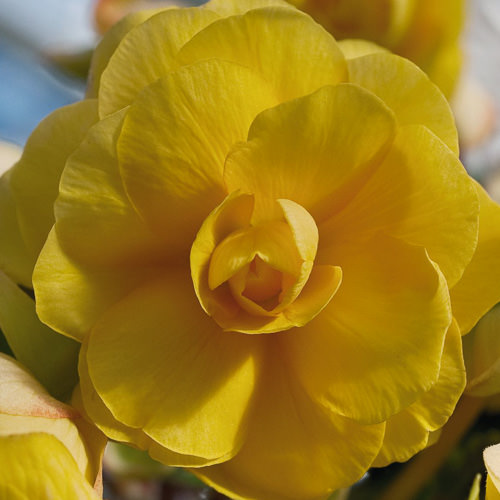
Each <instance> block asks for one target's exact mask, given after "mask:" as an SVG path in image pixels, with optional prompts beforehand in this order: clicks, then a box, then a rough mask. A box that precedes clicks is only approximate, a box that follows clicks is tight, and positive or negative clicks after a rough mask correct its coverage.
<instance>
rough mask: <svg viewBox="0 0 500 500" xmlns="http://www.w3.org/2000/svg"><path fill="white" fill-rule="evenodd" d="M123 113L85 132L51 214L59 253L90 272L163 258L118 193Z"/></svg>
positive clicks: (120, 187) (163, 249) (121, 192)
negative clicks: (119, 141)
mask: <svg viewBox="0 0 500 500" xmlns="http://www.w3.org/2000/svg"><path fill="white" fill-rule="evenodd" d="M124 114H125V111H124V110H122V111H119V112H117V113H115V114H114V115H111V116H109V117H107V118H105V119H103V120H101V121H99V122H98V123H96V124H95V125H94V126H93V127H92V128H91V129H90V130H89V133H88V134H87V136H86V137H85V139H84V140H83V142H82V143H81V144H80V146H79V147H78V149H77V150H76V151H75V152H74V153H73V154H72V155H71V156H70V157H69V159H68V161H67V162H66V167H65V169H64V172H63V174H62V176H61V183H60V188H59V190H60V193H59V197H58V198H57V200H56V203H55V206H54V211H55V215H56V220H57V223H56V232H57V236H58V240H59V242H60V244H61V246H62V247H63V248H64V251H65V252H67V254H68V255H70V256H71V257H72V258H74V259H75V260H77V261H78V262H80V263H83V264H87V265H90V266H94V267H98V266H109V267H112V268H116V267H118V266H129V267H130V266H134V267H141V266H146V265H147V264H148V263H152V262H155V261H159V260H161V259H162V258H163V257H164V253H166V252H167V248H166V245H163V246H161V245H160V243H159V241H158V239H157V238H155V237H154V235H153V234H151V233H150V232H149V230H148V228H147V227H146V226H145V224H144V222H143V221H142V219H141V218H140V217H139V215H138V214H137V213H136V211H135V210H134V208H133V207H132V205H131V203H130V201H129V199H128V197H127V195H126V194H125V191H124V188H123V182H122V179H121V177H120V171H119V168H118V160H117V157H116V139H117V136H118V134H119V133H120V129H121V125H122V121H123V116H124Z"/></svg>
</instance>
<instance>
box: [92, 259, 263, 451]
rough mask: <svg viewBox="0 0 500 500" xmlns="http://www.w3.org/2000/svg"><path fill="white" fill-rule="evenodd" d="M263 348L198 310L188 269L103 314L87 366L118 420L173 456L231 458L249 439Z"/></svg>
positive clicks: (172, 272)
mask: <svg viewBox="0 0 500 500" xmlns="http://www.w3.org/2000/svg"><path fill="white" fill-rule="evenodd" d="M138 331H140V332H141V338H140V341H138V338H137V332H138ZM260 346H261V344H260V343H259V342H256V341H255V340H254V339H253V338H252V337H250V336H247V335H241V334H237V333H224V332H222V331H221V329H220V328H219V327H218V326H217V324H216V323H215V322H214V321H213V320H212V319H210V318H209V317H208V316H206V315H205V313H204V312H203V310H202V309H201V307H200V305H199V303H198V301H197V299H196V297H195V294H194V291H193V289H192V284H191V280H190V276H189V271H188V270H187V269H182V268H181V269H179V270H174V269H170V270H169V271H168V272H167V273H165V274H164V275H162V276H160V277H159V278H158V279H157V280H156V281H154V282H151V283H149V284H148V285H146V286H144V287H142V288H141V289H138V290H136V291H135V292H134V293H132V294H130V295H129V296H128V297H127V298H126V299H124V300H122V301H121V302H119V303H118V304H117V305H116V306H115V307H113V308H112V309H111V310H110V311H109V312H108V313H107V314H106V315H105V316H103V318H102V319H101V320H100V321H99V322H98V323H97V325H96V326H95V327H94V329H93V330H92V333H91V337H90V341H89V347H88V353H87V362H88V366H89V374H90V378H91V379H92V382H93V384H94V386H95V388H96V390H97V392H98V394H99V395H100V397H101V398H102V399H103V401H104V403H105V404H106V406H107V407H108V408H109V409H110V410H111V412H112V414H113V415H114V416H115V418H117V419H118V420H120V421H121V422H123V423H125V424H127V425H130V426H132V427H141V428H143V430H144V432H145V433H146V434H148V435H149V436H151V437H152V438H153V439H155V440H156V441H158V442H159V443H161V444H162V445H163V446H164V447H166V448H168V449H170V450H172V451H174V452H177V453H182V454H187V455H194V456H199V457H201V458H209V459H214V458H217V459H227V458H229V457H230V456H231V455H233V454H234V453H235V452H236V451H237V450H238V449H239V447H240V446H241V442H242V439H243V437H244V435H245V428H246V421H247V410H248V408H249V405H250V401H251V397H252V394H253V390H254V384H255V379H256V377H257V373H258V368H259V358H260V356H259V348H260ZM116 352H120V356H118V357H116V356H115V353H116Z"/></svg>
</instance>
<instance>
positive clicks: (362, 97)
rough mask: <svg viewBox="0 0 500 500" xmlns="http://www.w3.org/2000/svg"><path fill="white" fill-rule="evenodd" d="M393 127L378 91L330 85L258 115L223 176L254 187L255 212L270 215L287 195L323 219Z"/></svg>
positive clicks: (352, 187) (231, 183)
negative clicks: (371, 92)
mask: <svg viewBox="0 0 500 500" xmlns="http://www.w3.org/2000/svg"><path fill="white" fill-rule="evenodd" d="M360 117H362V119H360ZM393 134H394V118H393V115H392V113H391V111H390V110H389V109H388V108H387V107H386V106H385V105H384V104H383V103H382V102H381V101H380V100H379V99H377V98H376V97H375V96H373V95H372V94H369V93H368V92H366V91H364V90H363V89H361V88H359V87H357V86H355V85H350V84H340V85H337V86H327V87H324V88H322V89H320V90H318V91H317V92H315V93H314V94H311V95H309V96H306V97H303V98H301V99H296V100H294V101H292V102H289V103H284V104H281V105H279V106H277V107H275V108H273V109H271V110H268V111H265V112H263V113H262V114H261V115H259V116H258V117H257V119H256V120H255V121H254V123H253V124H252V127H251V129H250V132H249V140H248V142H247V143H244V144H241V145H237V146H236V147H235V148H234V150H233V151H232V153H230V155H229V157H228V159H227V161H226V166H225V170H224V180H225V181H226V184H227V187H228V189H229V190H230V191H232V190H236V189H244V190H247V191H249V192H251V193H255V204H256V206H255V212H254V218H261V219H266V218H268V217H273V215H274V214H276V210H277V205H276V203H275V200H276V199H279V198H286V199H289V200H292V201H295V202H297V203H298V204H299V205H301V206H302V207H304V208H305V209H306V210H307V211H308V212H309V213H310V214H311V215H312V216H313V218H314V219H315V220H316V223H318V222H319V221H320V220H321V219H324V218H325V217H326V216H328V215H330V214H331V213H332V212H334V210H335V209H336V208H337V209H338V207H339V205H340V206H342V204H344V203H345V202H346V200H348V199H349V198H350V197H352V196H354V193H355V192H356V189H358V188H359V185H360V184H362V183H363V182H364V181H366V178H367V177H368V175H369V173H371V171H372V170H373V169H374V167H375V166H376V165H377V163H378V162H379V161H380V159H381V157H382V155H383V154H384V153H385V152H386V151H387V147H388V145H389V144H390V142H391V140H392V138H393ZM279 215H281V214H279Z"/></svg>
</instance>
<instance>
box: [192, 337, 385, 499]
mask: <svg viewBox="0 0 500 500" xmlns="http://www.w3.org/2000/svg"><path fill="white" fill-rule="evenodd" d="M285 337H288V335H286V336H285ZM266 339H267V340H268V348H269V352H268V355H269V357H268V358H267V361H268V364H267V365H266V371H265V373H264V375H263V378H262V382H261V386H260V391H259V398H258V400H257V403H256V406H255V410H254V412H253V414H252V418H251V426H250V428H249V431H248V436H247V439H246V441H245V444H244V446H243V448H242V449H241V451H240V452H239V453H238V454H237V455H236V456H235V457H234V458H232V459H231V460H229V461H228V462H225V463H223V464H220V465H215V466H211V467H206V468H202V469H196V470H195V471H194V472H195V473H196V474H197V475H199V476H200V477H201V478H202V479H203V480H204V481H205V482H207V483H208V484H210V485H212V486H214V487H215V488H216V489H217V490H219V491H221V492H222V493H224V494H226V495H228V496H229V497H231V498H236V499H255V498H272V499H273V500H313V499H314V500H316V499H318V498H326V497H327V496H328V494H329V493H330V492H332V491H333V490H335V489H337V488H341V487H345V486H348V485H350V484H352V483H354V482H355V481H356V480H357V479H359V478H360V477H361V476H362V475H363V473H364V472H365V471H366V469H367V468H368V467H369V466H370V464H371V462H372V460H373V458H374V456H375V454H376V453H377V451H378V449H379V447H380V444H381V440H382V437H383V433H384V424H379V425H372V426H362V425H359V424H356V423H355V422H353V421H352V420H349V419H345V418H343V417H340V416H338V415H334V414H329V413H328V412H325V411H323V410H322V409H321V408H320V407H318V406H317V405H316V404H315V403H313V402H312V401H311V400H310V399H309V398H308V397H307V395H306V394H305V393H304V391H303V390H302V388H301V387H300V386H299V385H298V384H297V383H296V380H295V376H294V374H293V373H291V372H290V371H289V370H288V369H287V367H286V365H285V363H284V361H283V357H282V354H281V352H280V349H281V347H282V346H280V345H279V342H276V339H277V337H276V336H268V337H266Z"/></svg>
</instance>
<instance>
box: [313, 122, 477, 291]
mask: <svg viewBox="0 0 500 500" xmlns="http://www.w3.org/2000/svg"><path fill="white" fill-rule="evenodd" d="M478 215H479V202H478V200H477V193H476V188H475V186H474V183H473V181H472V180H471V178H470V177H469V176H468V175H467V172H466V171H465V169H464V168H463V166H462V164H461V163H460V162H459V160H458V159H457V158H456V157H455V155H453V154H452V153H451V152H450V151H449V149H448V148H447V147H446V146H445V145H444V144H443V143H442V142H441V141H440V140H439V139H437V138H436V137H435V136H434V135H433V134H431V133H430V132H429V131H428V130H427V129H426V128H424V127H421V126H409V127H401V128H400V129H399V133H398V135H397V137H396V140H395V141H394V144H393V147H392V149H391V150H390V152H389V154H388V155H387V156H386V158H385V159H384V161H383V162H382V164H381V165H380V167H379V168H378V169H377V171H376V172H375V173H374V175H373V176H372V177H371V178H370V179H369V181H368V182H367V183H366V184H365V185H364V186H363V187H362V188H361V189H360V190H359V192H358V193H357V194H356V198H355V199H353V200H352V201H351V202H350V203H349V204H347V205H346V207H345V209H344V210H342V211H340V212H339V213H338V214H336V215H335V216H334V217H332V219H331V220H330V221H329V222H327V223H325V224H324V225H322V226H320V228H319V229H320V249H319V250H318V258H319V259H328V254H329V252H330V247H331V248H332V249H334V248H336V247H338V246H339V244H341V243H340V242H341V241H343V240H346V241H358V244H360V245H361V244H362V242H363V241H364V239H365V238H367V237H368V236H369V235H371V234H373V233H375V232H376V231H383V232H385V233H387V234H391V235H393V236H395V237H397V238H401V239H403V240H405V241H408V242H410V243H412V244H415V245H421V246H423V247H425V248H426V250H427V251H428V253H429V256H430V258H431V259H432V260H433V261H435V262H436V263H437V264H438V265H439V267H440V269H441V271H442V272H443V274H444V275H445V277H446V279H447V282H448V285H449V286H450V287H451V286H452V285H453V284H454V283H456V282H457V281H458V280H459V279H460V277H461V276H462V274H463V272H464V269H465V268H466V266H467V264H469V262H470V260H471V258H472V256H473V255H474V251H475V248H476V242H477V237H478V235H477V233H478V224H479V217H478Z"/></svg>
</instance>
